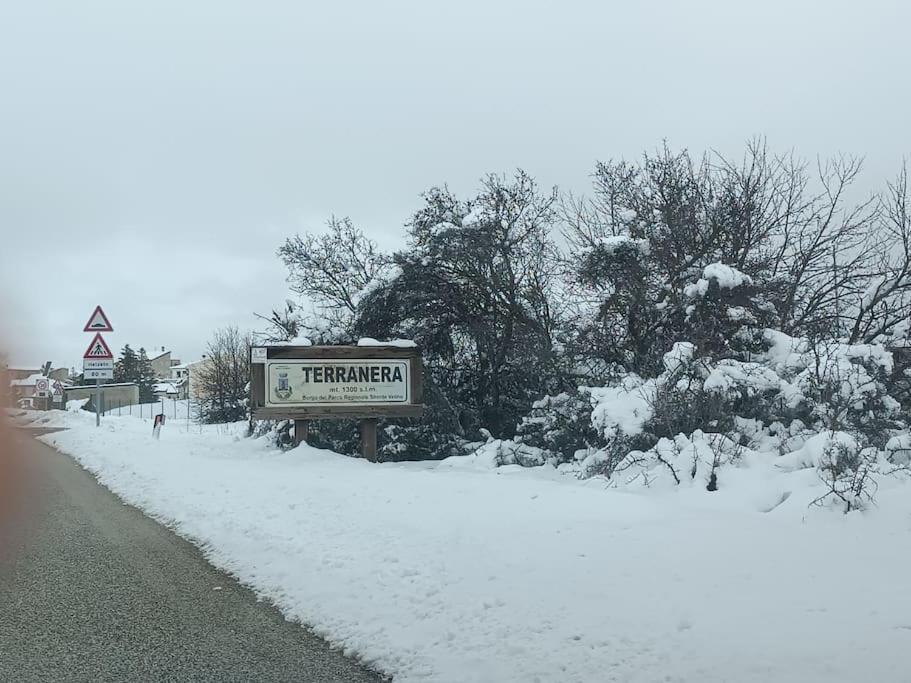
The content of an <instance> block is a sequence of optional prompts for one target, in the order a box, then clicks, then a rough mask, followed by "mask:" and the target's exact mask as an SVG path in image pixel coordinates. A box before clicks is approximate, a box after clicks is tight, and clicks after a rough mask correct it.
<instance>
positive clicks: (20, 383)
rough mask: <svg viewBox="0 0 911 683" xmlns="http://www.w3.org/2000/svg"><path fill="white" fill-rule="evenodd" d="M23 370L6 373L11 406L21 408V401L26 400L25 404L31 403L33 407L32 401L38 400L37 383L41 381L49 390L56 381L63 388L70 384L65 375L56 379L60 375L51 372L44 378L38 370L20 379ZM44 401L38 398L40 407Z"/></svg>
mask: <svg viewBox="0 0 911 683" xmlns="http://www.w3.org/2000/svg"><path fill="white" fill-rule="evenodd" d="M23 370H24V369H23V368H13V369H12V370H11V371H10V370H7V371H6V372H8V373H9V374H8V375H7V376H8V377H10V379H9V403H10V404H11V405H12V404H18V405H20V406H22V405H23V401H24V400H25V399H28V401H27V402H29V403H31V404H32V405H35V401H34V400H32V399H36V398H38V397H37V393H38V382H39V381H41V380H44V381H45V382H47V385H48V389H49V390H50V389H51V388H52V387H53V386H54V384H55V383H56V382H58V381H59V382H60V383H61V384H63V385H64V386H68V385H69V383H70V382H69V380H68V379H66V375H64V376H63V378H62V379H57V377H60V375H61V373H59V372H53V371H52V372H51V373H50V374H49V375H47V376H46V375H43V374H41V371H40V370H39V371H37V372H33V373H32V374H30V375H28V376H27V377H22V374H23ZM55 374H56V375H57V377H54V375H55ZM67 374H69V373H67ZM13 378H15V379H13ZM45 398H47V399H48V400H50V398H49V396H46V397H45ZM44 400H45V399H43V398H38V401H39V403H41V404H42V405H43V401H44Z"/></svg>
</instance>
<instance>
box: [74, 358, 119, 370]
mask: <svg viewBox="0 0 911 683" xmlns="http://www.w3.org/2000/svg"><path fill="white" fill-rule="evenodd" d="M82 369H83V370H113V369H114V359H113V358H104V359H101V360H94V359H92V358H83V360H82Z"/></svg>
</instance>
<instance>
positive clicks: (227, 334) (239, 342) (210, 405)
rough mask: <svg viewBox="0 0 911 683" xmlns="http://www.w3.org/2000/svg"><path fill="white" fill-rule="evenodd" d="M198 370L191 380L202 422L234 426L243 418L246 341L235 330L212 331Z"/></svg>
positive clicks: (247, 378)
mask: <svg viewBox="0 0 911 683" xmlns="http://www.w3.org/2000/svg"><path fill="white" fill-rule="evenodd" d="M207 350H208V353H207V354H206V358H205V361H204V362H203V363H202V368H201V369H200V370H199V371H197V372H196V374H195V375H194V376H193V383H194V385H195V386H194V389H193V391H194V393H195V395H196V400H197V401H198V403H199V413H200V416H201V417H202V419H203V421H204V422H209V423H214V422H236V421H237V420H242V419H244V417H246V415H247V396H248V393H247V386H248V383H249V381H250V337H249V335H246V334H241V333H240V332H239V331H238V329H237V328H236V327H225V328H223V329H220V330H216V331H215V333H214V334H213V335H212V339H211V340H210V341H209V344H208V347H207Z"/></svg>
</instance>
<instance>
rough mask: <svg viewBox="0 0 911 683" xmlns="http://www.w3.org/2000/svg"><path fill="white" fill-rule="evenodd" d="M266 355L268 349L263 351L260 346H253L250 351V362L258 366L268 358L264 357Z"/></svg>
mask: <svg viewBox="0 0 911 683" xmlns="http://www.w3.org/2000/svg"><path fill="white" fill-rule="evenodd" d="M267 353H268V349H265V348H263V347H261V346H254V347H253V348H252V349H250V362H251V363H259V364H262V363H265V362H266V360H267V359H268V356H267V355H266V354H267Z"/></svg>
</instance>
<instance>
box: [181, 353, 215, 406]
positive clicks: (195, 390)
mask: <svg viewBox="0 0 911 683" xmlns="http://www.w3.org/2000/svg"><path fill="white" fill-rule="evenodd" d="M210 363H211V361H210V360H209V359H208V358H206V357H205V356H203V357H202V359H200V360H197V361H193V362H192V363H186V364H185V365H180V366H176V367H175V370H177V369H179V370H180V371H181V372H182V373H183V374H182V375H181V377H183V378H184V380H185V382H186V395H187V396H188V397H189V398H191V399H194V400H199V399H200V398H203V391H202V388H201V386H202V384H201V382H199V381H198V378H199V377H200V374H201V373H203V372H205V371H206V369H207V368H208V367H209V364H210ZM194 378H197V380H196V381H194Z"/></svg>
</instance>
